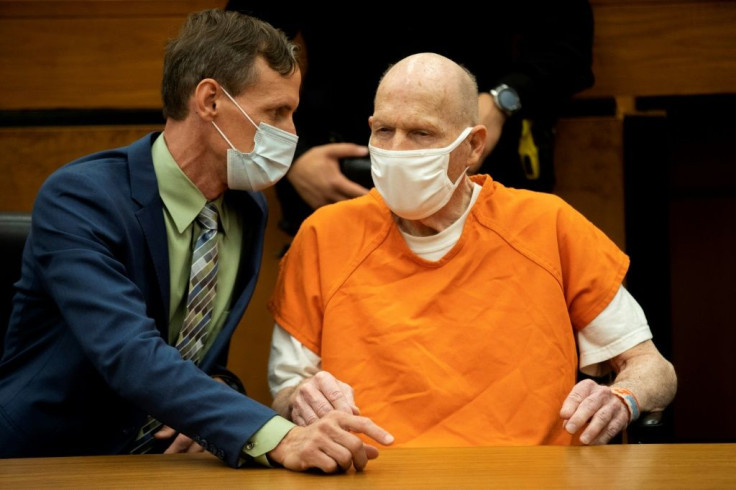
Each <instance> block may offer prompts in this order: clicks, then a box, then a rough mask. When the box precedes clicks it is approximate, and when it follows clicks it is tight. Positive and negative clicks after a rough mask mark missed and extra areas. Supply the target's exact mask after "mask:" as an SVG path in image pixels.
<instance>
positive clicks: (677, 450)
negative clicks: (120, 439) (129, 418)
mask: <svg viewBox="0 0 736 490" xmlns="http://www.w3.org/2000/svg"><path fill="white" fill-rule="evenodd" d="M0 488H2V489H8V490H11V489H22V488H33V489H38V488H76V489H78V488H131V489H132V488H135V489H141V488H156V489H163V488H177V489H181V488H218V489H219V488H269V489H283V488H285V489H289V488H299V489H310V488H315V489H320V490H329V489H333V488H340V489H345V488H349V489H361V488H380V489H386V488H402V489H406V488H423V489H424V488H432V489H434V488H453V489H455V488H457V489H469V488H470V489H472V488H493V489H497V488H514V489H518V488H545V489H555V488H564V489H574V488H585V489H594V490H603V489H609V488H616V489H618V488H621V489H626V490H629V489H639V488H646V489H657V488H666V489H673V488H682V489H707V488H718V489H721V488H723V489H736V444H644V445H636V444H631V445H610V446H596V447H559V446H556V447H555V446H538V447H478V448H434V449H384V450H383V451H382V452H381V455H380V456H379V457H378V459H376V460H373V461H370V462H369V463H368V466H367V467H366V469H365V471H363V472H361V473H356V472H355V471H354V470H350V471H348V472H347V473H344V474H337V475H322V474H316V473H296V472H291V471H287V470H284V469H268V468H246V469H241V470H234V469H232V468H229V467H227V466H226V465H225V464H224V463H222V462H221V461H219V460H217V459H216V458H214V457H213V456H211V455H209V454H198V455H183V454H177V455H166V456H164V455H135V456H132V455H131V456H92V457H66V458H35V459H5V460H0Z"/></svg>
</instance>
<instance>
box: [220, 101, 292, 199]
mask: <svg viewBox="0 0 736 490" xmlns="http://www.w3.org/2000/svg"><path fill="white" fill-rule="evenodd" d="M222 91H223V92H224V93H225V95H227V97H228V98H229V99H230V100H231V101H232V103H233V104H235V107H237V108H238V109H240V112H242V113H243V115H244V116H245V118H246V119H248V121H250V123H251V124H252V125H253V126H255V127H256V135H255V137H254V139H253V140H254V142H255V147H254V148H253V151H252V152H250V153H243V152H242V151H239V150H238V149H237V148H235V146H234V145H233V144H232V143H231V142H230V140H229V139H227V136H225V133H223V132H222V130H220V128H219V127H218V126H217V124H215V121H212V125H213V126H214V127H215V129H216V130H217V132H218V133H220V136H222V137H223V138H224V139H225V141H227V144H228V145H230V148H229V149H228V150H227V186H228V187H229V188H230V189H235V190H240V191H260V190H262V189H265V188H266V187H269V186H271V185H273V184H275V183H276V182H278V181H279V180H280V179H281V178H282V177H283V176H284V175H286V171H287V170H289V167H290V166H291V161H292V160H293V159H294V152H296V142H297V141H298V140H299V138H298V137H297V135H295V134H291V133H289V132H288V131H284V130H282V129H279V128H276V127H274V126H271V125H270V124H266V123H264V122H261V123H260V124H256V123H254V122H253V119H251V118H250V116H249V115H248V114H247V113H246V112H245V111H244V110H243V108H242V107H240V104H238V103H237V102H235V99H234V98H233V97H232V96H231V95H230V94H229V93H227V91H226V90H225V89H224V88H223V89H222Z"/></svg>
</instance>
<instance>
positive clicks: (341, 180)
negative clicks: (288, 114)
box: [286, 143, 368, 209]
mask: <svg viewBox="0 0 736 490" xmlns="http://www.w3.org/2000/svg"><path fill="white" fill-rule="evenodd" d="M367 155H368V148H367V147H365V146H360V145H355V144H353V143H330V144H326V145H321V146H315V147H314V148H311V149H309V150H308V151H306V152H304V153H303V154H302V155H301V156H300V157H299V158H297V159H296V160H294V163H292V164H291V168H290V169H289V173H288V174H286V177H287V178H288V179H289V182H291V184H292V185H293V186H294V189H296V191H297V192H298V193H299V195H300V196H301V198H302V199H304V201H305V202H306V203H307V204H309V205H310V206H311V207H312V208H313V209H317V208H318V207H320V206H324V205H325V204H330V203H333V202H337V201H342V200H345V199H350V198H353V197H358V196H362V195H363V194H365V193H366V192H368V189H366V188H365V187H363V186H362V185H360V184H356V183H355V182H353V181H352V180H350V179H348V178H347V177H345V175H343V173H342V172H340V159H341V158H351V157H364V156H367Z"/></svg>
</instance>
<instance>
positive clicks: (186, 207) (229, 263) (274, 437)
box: [151, 133, 294, 466]
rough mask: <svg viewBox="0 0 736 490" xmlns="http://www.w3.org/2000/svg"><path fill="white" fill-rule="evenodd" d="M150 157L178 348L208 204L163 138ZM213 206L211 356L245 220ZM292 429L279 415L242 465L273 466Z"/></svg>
mask: <svg viewBox="0 0 736 490" xmlns="http://www.w3.org/2000/svg"><path fill="white" fill-rule="evenodd" d="M151 153H152V157H153V168H154V171H155V172H156V180H157V181H158V190H159V194H160V196H161V200H162V201H163V205H164V206H163V208H164V223H165V225H166V238H167V241H168V251H169V274H170V284H171V291H170V294H171V299H170V303H169V338H168V342H169V344H171V345H174V344H176V341H177V339H178V337H179V332H180V330H181V327H182V324H183V322H184V315H185V314H186V301H187V293H188V288H189V269H190V266H191V260H192V250H193V249H194V242H195V241H196V239H197V236H199V233H200V231H201V230H200V226H199V224H198V223H197V220H196V218H197V215H198V214H199V212H200V211H201V209H202V208H203V207H204V205H205V203H206V202H207V199H206V198H205V197H204V195H202V193H201V192H200V191H199V189H198V188H197V186H195V185H194V184H193V183H192V181H191V180H189V178H188V177H187V176H186V175H185V174H184V172H182V170H181V168H179V165H177V163H176V161H175V160H174V157H172V156H171V153H170V152H169V149H168V147H167V146H166V142H165V140H164V134H163V133H161V134H160V135H159V136H158V138H156V141H155V142H154V143H153V147H152V149H151ZM223 165H224V163H223ZM214 204H215V206H216V207H217V211H218V215H219V220H220V230H219V232H218V234H217V246H218V251H219V258H218V261H219V266H218V270H217V294H216V296H215V302H214V310H213V312H212V321H211V322H210V324H209V327H208V332H207V338H206V341H205V347H204V352H207V350H208V349H209V348H210V346H211V345H212V342H213V341H214V339H215V338H216V337H217V334H218V333H219V332H220V330H221V329H222V326H223V324H224V323H225V320H226V319H227V316H228V314H229V313H230V303H231V301H232V296H233V288H234V285H235V279H236V275H237V271H238V265H239V262H240V251H241V249H242V242H243V227H242V222H243V221H242V217H241V216H240V210H238V209H234V208H232V207H230V206H227V205H226V204H225V202H224V201H223V199H222V196H220V197H219V198H217V199H216V200H215V201H214ZM204 352H203V355H204ZM293 427H294V424H293V423H291V422H289V421H288V420H286V419H284V418H282V417H280V416H275V417H274V418H272V419H271V420H269V421H268V422H266V424H265V425H264V426H263V427H261V429H260V430H258V431H257V432H256V433H255V434H254V435H253V437H251V439H250V440H249V441H247V442H246V443H245V444H244V446H243V453H244V458H243V459H242V462H243V463H245V462H246V461H247V459H248V457H251V458H254V459H255V460H256V461H258V462H259V463H261V464H264V465H266V466H270V465H269V463H268V460H267V458H266V453H267V452H269V451H271V450H272V449H273V448H274V447H276V446H277V445H278V444H279V442H281V440H282V439H283V438H284V436H285V435H286V433H287V432H289V431H290V430H291V429H292V428H293Z"/></svg>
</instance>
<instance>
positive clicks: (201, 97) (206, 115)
mask: <svg viewBox="0 0 736 490" xmlns="http://www.w3.org/2000/svg"><path fill="white" fill-rule="evenodd" d="M220 92H221V90H220V85H219V84H218V83H217V82H216V81H214V80H213V79H211V78H205V79H203V80H202V81H201V82H199V83H198V84H197V87H196V88H195V89H194V95H193V96H192V101H191V103H192V105H193V106H194V107H193V110H194V112H195V113H196V114H198V115H199V117H201V118H203V119H205V120H206V121H211V120H213V119H214V118H215V116H216V115H217V105H218V104H219V103H220V99H221V97H220Z"/></svg>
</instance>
